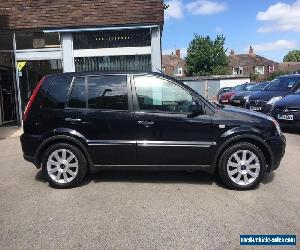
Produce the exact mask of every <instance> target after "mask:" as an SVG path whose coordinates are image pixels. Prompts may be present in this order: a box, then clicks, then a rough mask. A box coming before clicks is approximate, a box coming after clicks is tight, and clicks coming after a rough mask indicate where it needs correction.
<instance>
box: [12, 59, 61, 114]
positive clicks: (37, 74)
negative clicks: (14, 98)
mask: <svg viewBox="0 0 300 250" xmlns="http://www.w3.org/2000/svg"><path fill="white" fill-rule="evenodd" d="M17 66H18V76H19V86H20V97H21V108H22V112H24V109H25V107H26V105H27V102H28V101H29V98H30V96H31V94H32V92H33V90H34V89H35V87H36V85H37V84H38V82H39V81H40V80H41V79H42V77H43V76H45V75H51V74H58V73H62V72H63V70H62V62H61V60H59V59H52V60H22V61H18V62H17Z"/></svg>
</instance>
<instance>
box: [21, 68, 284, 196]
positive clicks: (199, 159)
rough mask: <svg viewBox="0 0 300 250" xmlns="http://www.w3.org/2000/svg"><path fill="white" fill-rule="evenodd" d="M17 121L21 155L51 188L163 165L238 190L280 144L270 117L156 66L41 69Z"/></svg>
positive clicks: (252, 181) (272, 161)
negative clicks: (143, 69) (219, 100)
mask: <svg viewBox="0 0 300 250" xmlns="http://www.w3.org/2000/svg"><path fill="white" fill-rule="evenodd" d="M23 126H24V128H23V129H24V133H23V135H22V136H21V144H22V149H23V153H24V158H25V159H26V160H28V161H30V162H32V163H34V164H35V165H36V167H37V168H40V167H41V168H42V171H43V173H44V175H45V176H46V178H47V180H48V181H49V183H50V184H51V186H54V187H57V188H69V187H74V186H76V185H79V184H80V183H81V181H82V180H83V178H84V177H85V175H86V173H87V172H93V171H95V170H104V169H111V170H112V169H114V170H120V169H135V170H146V169H165V170H166V169H168V170H193V171H195V170H202V171H206V172H208V173H215V172H218V173H219V175H220V176H221V179H222V180H223V182H224V183H225V184H226V185H227V186H228V187H231V188H235V189H243V190H245V189H250V188H253V187H255V186H256V185H257V184H258V183H259V182H260V181H261V180H262V178H263V176H264V174H265V172H266V171H267V172H270V171H272V170H274V169H276V168H278V166H279V164H280V161H281V158H282V156H283V155H284V151H285V138H284V136H283V135H282V134H281V131H280V127H279V125H278V123H277V122H276V120H275V119H273V118H271V117H268V116H266V115H263V114H258V113H256V112H250V111H247V110H242V109H236V108H232V107H227V108H225V107H223V106H221V105H220V106H216V105H214V104H212V103H210V102H208V101H207V100H206V99H205V98H203V97H202V96H200V95H199V94H198V93H196V92H195V91H193V90H192V89H190V88H189V87H187V86H186V85H185V84H183V83H181V82H179V81H177V80H175V79H173V78H169V77H167V76H165V75H162V74H159V73H135V72H124V73H123V72H91V73H65V74H60V75H52V76H46V77H45V78H43V79H42V80H41V81H40V82H39V83H38V85H37V87H36V89H35V90H34V92H33V94H32V96H31V98H30V100H29V103H28V104H27V108H26V110H25V112H24V116H23Z"/></svg>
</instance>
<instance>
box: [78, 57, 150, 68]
mask: <svg viewBox="0 0 300 250" xmlns="http://www.w3.org/2000/svg"><path fill="white" fill-rule="evenodd" d="M75 69H76V72H82V71H109V70H120V71H126V70H137V71H150V70H151V55H136V56H105V57H77V58H75Z"/></svg>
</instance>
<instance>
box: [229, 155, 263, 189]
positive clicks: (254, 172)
mask: <svg viewBox="0 0 300 250" xmlns="http://www.w3.org/2000/svg"><path fill="white" fill-rule="evenodd" d="M260 169H261V166H260V162H259V159H258V156H257V155H256V154H255V153H253V152H251V151H250V150H238V151H236V152H235V153H233V154H232V155H231V156H230V157H229V159H228V162H227V174H228V176H229V178H230V179H231V180H232V181H233V182H234V183H236V184H238V185H240V186H246V185H249V184H251V183H252V182H254V181H255V180H256V179H257V177H258V176H259V172H260Z"/></svg>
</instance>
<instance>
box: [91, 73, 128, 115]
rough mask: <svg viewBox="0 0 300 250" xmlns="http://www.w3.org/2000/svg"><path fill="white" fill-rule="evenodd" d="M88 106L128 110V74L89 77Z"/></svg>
mask: <svg viewBox="0 0 300 250" xmlns="http://www.w3.org/2000/svg"><path fill="white" fill-rule="evenodd" d="M88 107H89V108H90V109H114V110H127V109H128V101H127V76H124V75H103V76H90V77H88Z"/></svg>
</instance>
